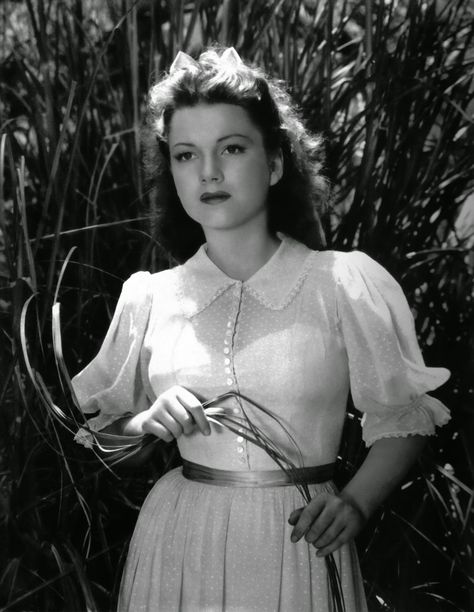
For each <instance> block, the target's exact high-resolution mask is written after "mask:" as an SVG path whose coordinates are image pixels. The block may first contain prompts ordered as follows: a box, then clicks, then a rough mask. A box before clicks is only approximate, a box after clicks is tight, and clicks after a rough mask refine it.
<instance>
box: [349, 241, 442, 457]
mask: <svg viewBox="0 0 474 612" xmlns="http://www.w3.org/2000/svg"><path fill="white" fill-rule="evenodd" d="M337 310H338V318H339V324H340V327H341V330H342V334H343V338H344V343H345V346H346V350H347V355H348V362H349V374H350V386H351V393H352V397H353V401H354V405H355V406H356V408H357V409H358V410H360V411H361V412H362V413H363V419H362V427H363V437H364V441H365V443H366V444H367V446H370V445H371V444H372V443H373V442H374V441H375V440H377V439H379V438H386V437H398V436H402V437H404V436H408V435H410V434H421V435H432V434H433V433H434V431H435V426H437V425H444V424H445V423H446V422H447V421H448V420H449V418H450V416H449V411H448V409H447V408H446V406H444V404H442V403H441V402H440V401H439V400H437V399H435V398H434V397H431V396H430V395H427V392H428V391H432V390H434V389H436V388H437V387H439V386H440V385H442V384H443V383H445V382H446V380H448V378H449V376H450V372H449V370H447V369H445V368H439V367H427V366H426V365H425V363H424V360H423V357H422V354H421V351H420V347H419V345H418V341H417V337H416V332H415V325H414V321H413V316H412V314H411V311H410V308H409V306H408V303H407V300H406V298H405V295H404V293H403V291H402V289H401V287H400V285H399V284H398V283H397V282H396V281H395V279H394V278H393V277H392V276H391V275H390V274H389V273H388V272H387V271H386V270H385V268H383V267H382V266H381V265H380V264H378V263H377V262H375V261H374V260H373V259H371V258H370V257H369V256H368V255H365V254H364V253H361V252H358V251H354V252H352V253H344V254H341V261H340V262H339V263H338V274H337Z"/></svg>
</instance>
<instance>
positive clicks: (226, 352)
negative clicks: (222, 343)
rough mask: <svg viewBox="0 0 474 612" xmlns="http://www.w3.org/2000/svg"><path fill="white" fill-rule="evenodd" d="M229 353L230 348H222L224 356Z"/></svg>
mask: <svg viewBox="0 0 474 612" xmlns="http://www.w3.org/2000/svg"><path fill="white" fill-rule="evenodd" d="M229 353H230V348H229V347H228V346H226V347H225V348H224V355H228V354H229Z"/></svg>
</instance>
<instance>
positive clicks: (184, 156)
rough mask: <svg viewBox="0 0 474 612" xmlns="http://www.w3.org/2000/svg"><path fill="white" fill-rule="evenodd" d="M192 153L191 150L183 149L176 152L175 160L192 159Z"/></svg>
mask: <svg viewBox="0 0 474 612" xmlns="http://www.w3.org/2000/svg"><path fill="white" fill-rule="evenodd" d="M193 157H194V153H193V152H192V151H183V152H182V153H177V154H176V155H175V156H174V158H175V160H176V161H179V162H180V161H189V160H190V159H193Z"/></svg>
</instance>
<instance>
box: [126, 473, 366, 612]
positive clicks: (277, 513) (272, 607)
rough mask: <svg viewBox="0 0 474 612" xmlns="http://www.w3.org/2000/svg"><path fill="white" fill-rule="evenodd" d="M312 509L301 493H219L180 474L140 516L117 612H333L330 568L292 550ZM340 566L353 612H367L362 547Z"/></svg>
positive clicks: (307, 548) (347, 550)
mask: <svg viewBox="0 0 474 612" xmlns="http://www.w3.org/2000/svg"><path fill="white" fill-rule="evenodd" d="M309 487H310V490H311V493H312V495H317V494H318V493H319V492H321V491H332V490H334V489H333V485H332V484H331V483H323V484H317V485H309ZM304 505H305V502H304V500H303V498H302V496H301V494H300V493H299V492H298V490H297V489H296V487H294V486H283V487H232V486H216V485H214V484H203V483H200V482H196V481H191V480H188V479H186V478H184V477H183V475H182V473H181V468H176V469H174V470H172V471H171V472H169V473H168V474H166V475H165V476H164V477H163V478H161V479H160V480H159V481H158V482H157V483H156V484H155V485H154V487H153V488H152V490H151V491H150V493H149V494H148V496H147V498H146V500H145V502H144V504H143V507H142V509H141V512H140V514H139V517H138V521H137V525H136V528H135V531H134V534H133V537H132V540H131V543H130V548H129V552H128V556H127V560H126V564H125V568H124V573H123V576H122V582H121V587H120V595H119V603H118V612H224V611H225V612H253V611H255V612H257V611H258V612H300V611H301V612H332V611H333V607H332V604H331V593H330V586H329V582H328V577H327V572H326V564H325V561H324V559H323V558H319V557H316V550H315V548H314V547H313V546H312V545H309V544H308V543H307V542H305V541H304V540H303V541H301V540H300V541H299V542H297V543H296V544H294V543H292V542H291V541H290V535H291V531H292V526H291V525H290V524H289V523H288V517H289V516H290V514H291V512H292V511H293V510H295V509H296V508H300V507H302V506H304ZM334 559H335V561H336V565H337V567H338V570H339V575H340V579H341V583H342V590H343V594H344V603H345V607H346V612H365V611H366V610H367V606H366V601H365V596H364V589H363V584H362V579H361V575H360V570H359V564H358V559H357V554H356V551H355V547H354V545H353V544H352V543H351V544H348V545H345V546H343V547H341V548H340V549H339V550H338V551H336V552H335V553H334Z"/></svg>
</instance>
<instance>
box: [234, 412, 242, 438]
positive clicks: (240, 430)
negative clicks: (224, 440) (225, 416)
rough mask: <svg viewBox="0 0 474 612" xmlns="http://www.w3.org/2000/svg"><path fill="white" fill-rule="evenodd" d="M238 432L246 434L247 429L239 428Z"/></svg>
mask: <svg viewBox="0 0 474 612" xmlns="http://www.w3.org/2000/svg"><path fill="white" fill-rule="evenodd" d="M234 410H235V409H234ZM237 410H238V408H237ZM238 432H239V433H245V429H244V428H243V427H239V429H238Z"/></svg>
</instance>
